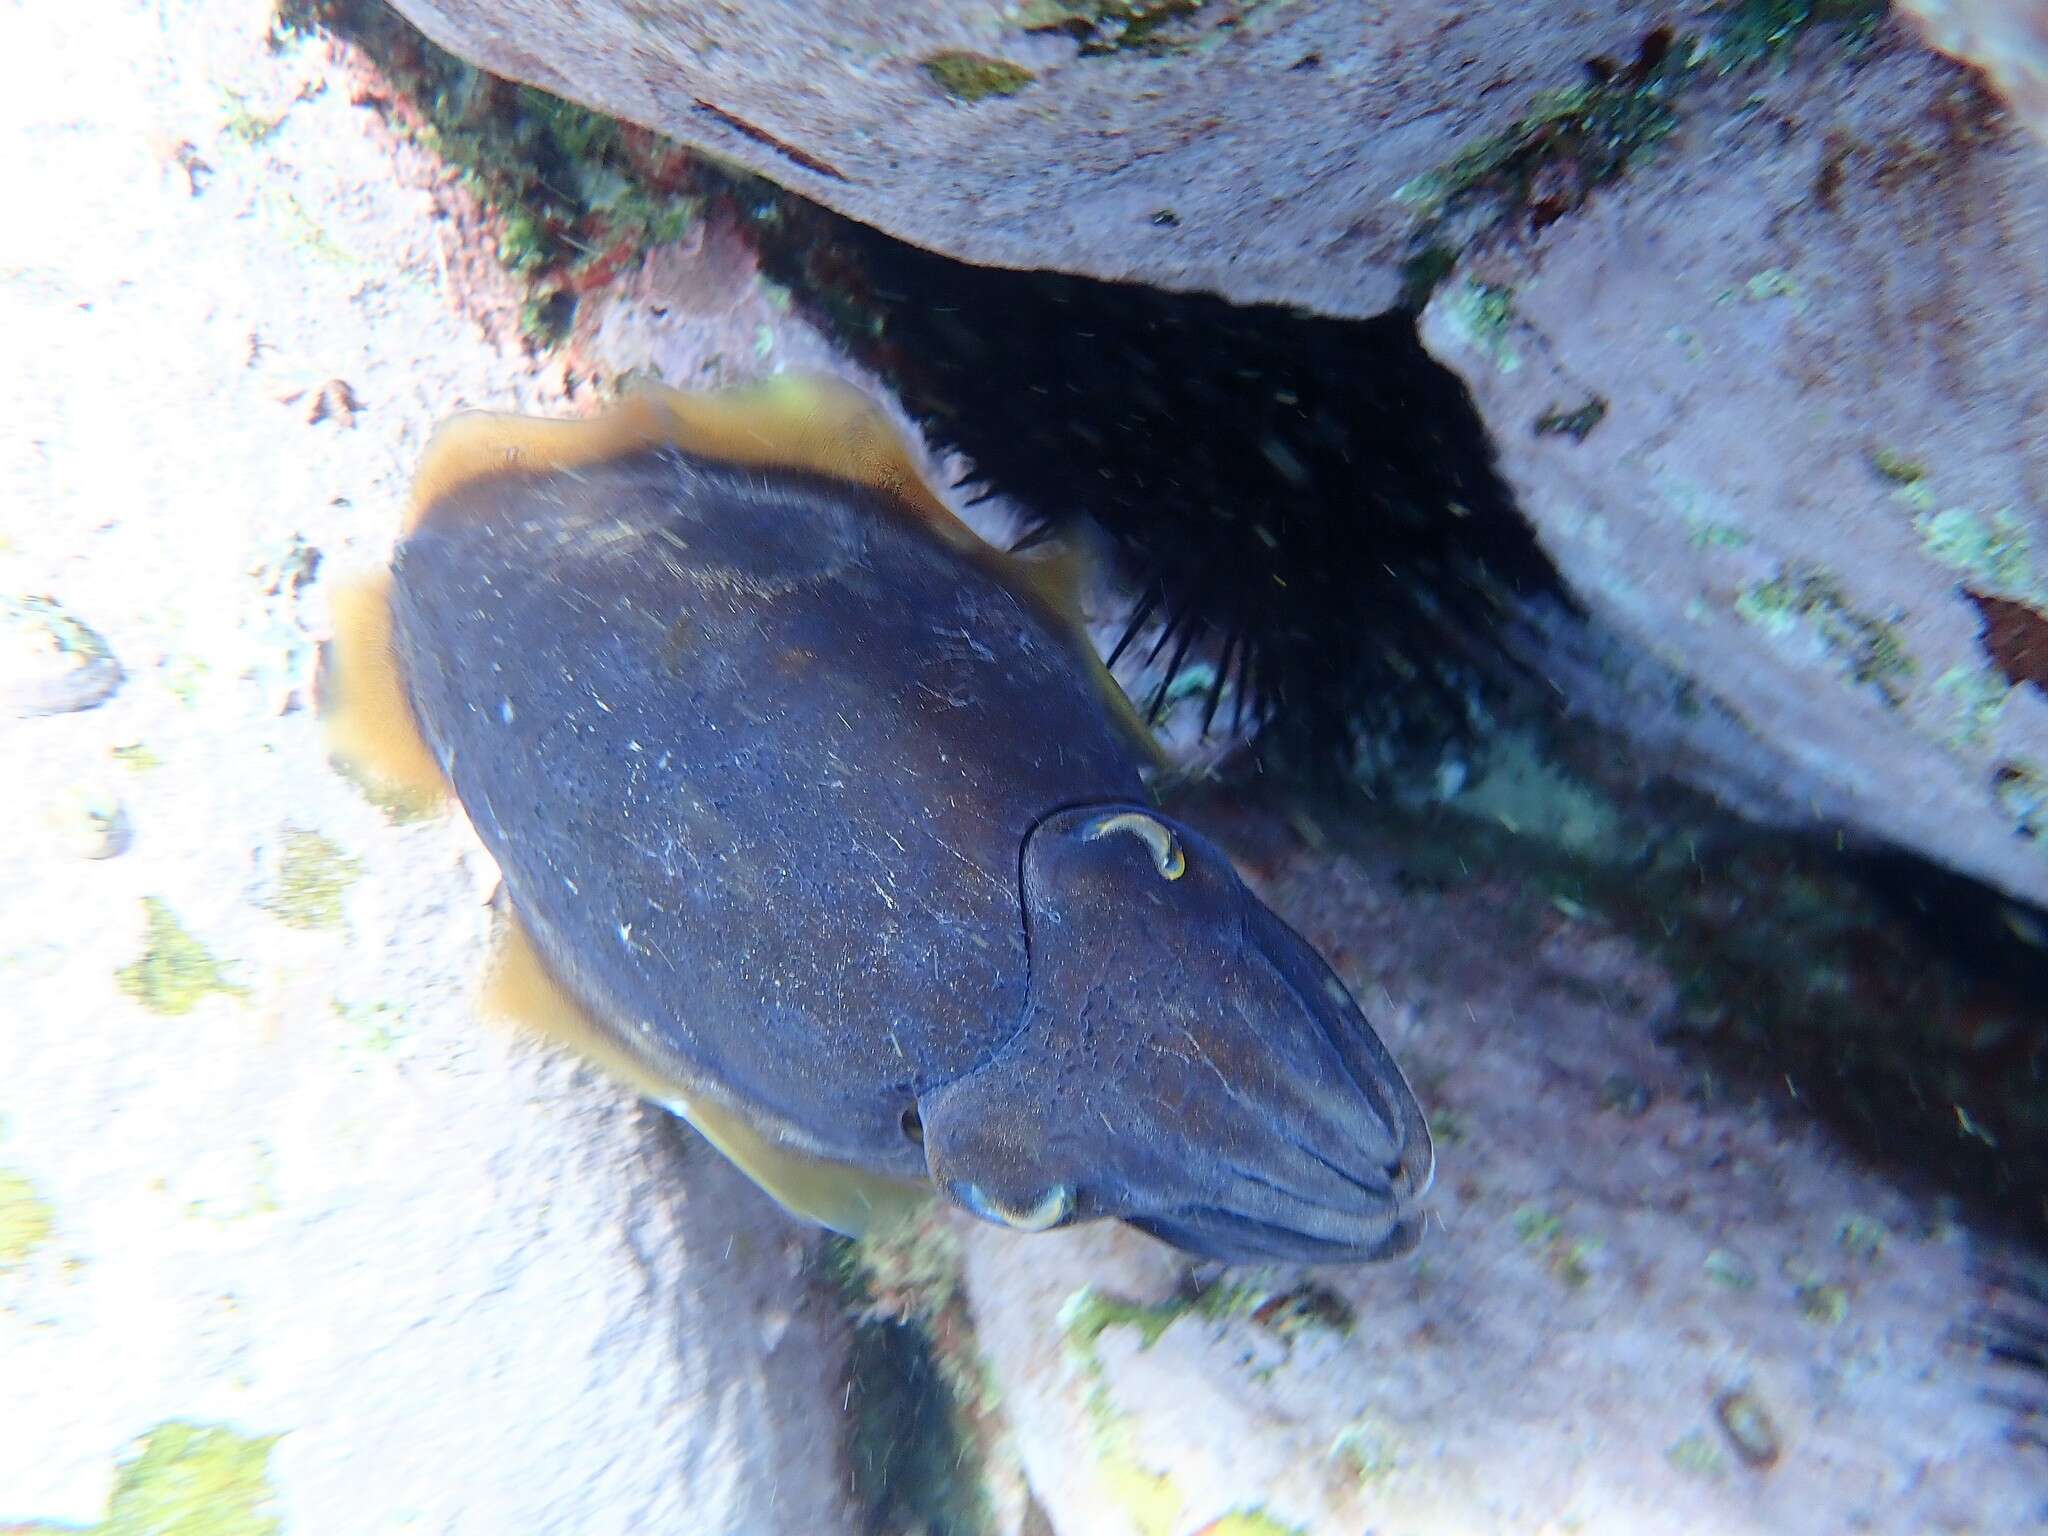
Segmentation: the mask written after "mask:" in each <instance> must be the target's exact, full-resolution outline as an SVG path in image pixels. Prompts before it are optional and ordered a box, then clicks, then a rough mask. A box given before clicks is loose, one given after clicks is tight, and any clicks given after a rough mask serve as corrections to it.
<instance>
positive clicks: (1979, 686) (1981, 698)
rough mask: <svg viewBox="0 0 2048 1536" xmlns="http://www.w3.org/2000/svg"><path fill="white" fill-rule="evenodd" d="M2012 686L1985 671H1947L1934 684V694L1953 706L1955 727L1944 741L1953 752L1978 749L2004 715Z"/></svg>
mask: <svg viewBox="0 0 2048 1536" xmlns="http://www.w3.org/2000/svg"><path fill="white" fill-rule="evenodd" d="M2012 688H2013V685H2012V684H2011V683H2008V682H2007V681H2006V680H2005V679H2004V678H2002V677H2000V676H1999V675H1998V674H1997V673H1996V672H1993V671H1992V670H1991V669H1990V668H1989V667H1950V668H1949V669H1948V670H1947V671H1946V672H1944V673H1942V674H1941V676H1939V677H1937V678H1936V679H1935V680H1934V691H1935V692H1936V693H1938V694H1941V695H1942V696H1943V697H1944V698H1947V699H1950V700H1952V701H1953V702H1954V704H1955V709H1956V723H1955V726H1954V727H1953V728H1952V729H1951V730H1950V731H1949V733H1948V735H1947V736H1946V737H1944V738H1943V739H1944V741H1945V742H1946V744H1947V745H1948V746H1949V747H1950V748H1951V749H1953V750H1958V751H1960V750H1962V749H1964V748H1968V747H1978V746H1982V745H1983V744H1984V743H1985V741H1987V740H1988V739H1989V738H1990V736H1991V732H1992V730H1993V729H1994V728H1995V727H1996V726H1997V724H1998V717H1999V716H2000V715H2002V714H2004V713H2005V703H2006V700H2007V699H2009V698H2010V697H2012Z"/></svg>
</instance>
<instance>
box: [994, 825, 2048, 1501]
mask: <svg viewBox="0 0 2048 1536" xmlns="http://www.w3.org/2000/svg"><path fill="white" fill-rule="evenodd" d="M1266 863H1267V866H1268V868H1269V870H1270V873H1271V875H1272V881H1271V884H1270V885H1269V886H1268V887H1267V892H1266V894H1267V895H1268V896H1269V899H1271V900H1272V901H1273V902H1274V903H1275V905H1276V907H1277V908H1278V909H1279V910H1281V911H1282V912H1283V913H1285V914H1286V915H1287V916H1288V917H1289V918H1290V920H1294V921H1297V922H1300V923H1301V924H1302V925H1303V927H1304V929H1305V931H1306V932H1308V933H1309V934H1310V936H1311V937H1312V938H1313V939H1315V940H1316V942H1317V943H1318V944H1319V945H1320V946H1321V947H1322V948H1323V949H1324V950H1325V952H1326V953H1330V954H1333V955H1338V956H1343V957H1348V958H1346V959H1344V960H1341V961H1340V969H1341V970H1343V971H1344V972H1345V974H1346V978H1347V980H1348V981H1349V982H1350V983H1351V984H1352V985H1353V986H1354V987H1356V988H1358V989H1359V990H1360V991H1361V995H1364V996H1368V997H1378V998H1383V999H1384V1004H1383V1006H1382V1007H1381V1008H1380V1009H1379V1011H1378V1012H1377V1013H1376V1019H1377V1021H1378V1022H1379V1024H1380V1026H1381V1028H1382V1031H1383V1033H1385V1034H1386V1035H1387V1038H1388V1042H1389V1044H1390V1046H1391V1047H1392V1048H1393V1049H1394V1050H1395V1051H1397V1052H1398V1053H1400V1055H1401V1057H1402V1060H1403V1061H1404V1062H1407V1063H1408V1064H1409V1067H1410V1071H1411V1073H1412V1075H1413V1077H1414V1079H1415V1081H1416V1084H1417V1088H1418V1091H1419V1094H1420V1096H1421V1098H1422V1099H1423V1100H1424V1102H1425V1103H1426V1104H1427V1105H1428V1106H1429V1108H1430V1112H1431V1114H1432V1117H1433V1119H1434V1120H1435V1123H1436V1128H1437V1132H1438V1137H1439V1144H1440V1155H1439V1160H1438V1180H1437V1190H1438V1194H1437V1196H1436V1197H1435V1198H1436V1209H1437V1213H1438V1217H1439V1220H1438V1221H1437V1222H1435V1223H1433V1224H1432V1230H1431V1231H1430V1233H1429V1235H1428V1236H1427V1237H1426V1238H1425V1240H1424V1242H1423V1245H1422V1247H1421V1249H1420V1251H1419V1252H1418V1253H1417V1255H1416V1256H1415V1257H1414V1259H1413V1260H1412V1261H1407V1262H1403V1263H1398V1264H1394V1265H1389V1266H1382V1267H1369V1268H1363V1269H1349V1270H1340V1269H1322V1270H1297V1269H1283V1270H1266V1271H1237V1270H1233V1271H1221V1272H1219V1271H1217V1270H1215V1269H1214V1268H1207V1269H1204V1268H1192V1269H1191V1268H1190V1267H1188V1265H1187V1264H1186V1262H1185V1261H1184V1260H1182V1259H1180V1258H1179V1257H1177V1256H1176V1255H1174V1254H1172V1253H1170V1252H1169V1251H1168V1250H1166V1249H1164V1248H1162V1247H1160V1246H1159V1245H1157V1244H1155V1243H1152V1242H1149V1241H1148V1240H1146V1239H1144V1238H1142V1237H1139V1236H1137V1235H1135V1234H1133V1233H1130V1232H1127V1231H1119V1230H1114V1229H1108V1228H1098V1229H1082V1230H1079V1231H1075V1232H1071V1233H1064V1234H1053V1235H1050V1236H1047V1237H1042V1238H1036V1239H1019V1238H1016V1237H1013V1236H1010V1235H1008V1234H1004V1233H999V1232H992V1231H988V1230H986V1229H969V1230H967V1232H966V1234H965V1235H966V1239H967V1241H966V1257H965V1289H966V1294H967V1298H968V1303H969V1306H970V1308H971V1310H972V1313H973V1316H974V1320H975V1327H976V1334H977V1337H978V1338H979V1339H980V1342H981V1347H982V1350H983V1353H984V1358H985V1360H986V1362H987V1366H988V1369H989V1371H990V1374H991V1377H992V1379H993V1382H994V1384H995V1388H996V1391H997V1393H998V1394H999V1397H1000V1401H1001V1402H1002V1404H1003V1407H1004V1410H1005V1412H1006V1413H1007V1415H1008V1417H1009V1420H1010V1422H1011V1424H1012V1426H1013V1427H1014V1429H1015V1431H1016V1439H1017V1444H1018V1446H1019V1448H1020V1450H1021V1452H1022V1455H1023V1459H1024V1464H1025V1471H1026V1475H1027V1476H1028V1478H1029V1480H1030V1483H1031V1487H1032V1490H1033V1492H1034V1494H1035V1496H1036V1497H1037V1499H1038V1500H1039V1502H1040V1503H1041V1504H1042V1505H1043V1507H1044V1508H1045V1510H1046V1512H1047V1514H1048V1515H1049V1516H1050V1517H1051V1523H1052V1526H1053V1528H1054V1529H1055V1530H1056V1531H1057V1532H1058V1533H1059V1536H1134V1533H1135V1536H1164V1533H1181V1532H1189V1531H1195V1530H1207V1529H1210V1528H1211V1524H1210V1523H1211V1522H1218V1523H1217V1524H1215V1526H1214V1529H1216V1530H1218V1531H1233V1530H1234V1531H1239V1532H1245V1533H1253V1532H1256V1533H1261V1536H1271V1533H1275V1532H1285V1533H1312V1536H1325V1533H1329V1536H1340V1533H1356V1532H1359V1531H1366V1530H1372V1531H1465V1530H1472V1531H1478V1530H1513V1531H1539V1530H1567V1529H1569V1530H1575V1531H1582V1532H1585V1533H1587V1536H1622V1533H1629V1536H1633V1533H1671V1536H1681V1533H1688V1532H1694V1531H1703V1530H1728V1531H1736V1530H1758V1531H1762V1530H1769V1531H1838V1530H1859V1531H1867V1532H1872V1533H1888V1532H1897V1533H1901V1536H1904V1533H1912V1532H1920V1531H1929V1530H1950V1529H1955V1530H1961V1529H1977V1530H2007V1529H2019V1528H2021V1527H2023V1526H2025V1525H2027V1524H2028V1523H2029V1522H2030V1521H2031V1520H2033V1519H2034V1518H2035V1517H2036V1516H2037V1515H2038V1510H2039V1494H2040V1485H2039V1478H2038V1471H2039V1469H2038V1466H2037V1465H2030V1464H2029V1463H2028V1462H2027V1460H2026V1458H2024V1457H2023V1456H2021V1455H2018V1454H2016V1453H2015V1450H2014V1447H2013V1445H2012V1444H2011V1442H2010V1441H2009V1439H2008V1434H2009V1433H2010V1432H2012V1431H2013V1430H2015V1429H2016V1428H2017V1420H2016V1418H2015V1415H2016V1414H2019V1413H2023V1412H2024V1408H2023V1406H2021V1407H2015V1406H2004V1407H2001V1406H2000V1405H1999V1404H1998V1403H1997V1402H1994V1401H1992V1400H1991V1399H1990V1397H1989V1396H1988V1395H1987V1388H1988V1387H1990V1386H1991V1385H1992V1381H1991V1379H1990V1376H1989V1373H1988V1372H1987V1371H1986V1368H1985V1366H1984V1365H1983V1363H1982V1362H1981V1360H1980V1359H1978V1358H1975V1357H1973V1356H1972V1354H1971V1353H1970V1352H1968V1351H1964V1350H1959V1349H1957V1348H1956V1345H1955V1334H1956V1332H1957V1330H1958V1329H1960V1328H1962V1327H1964V1326H1966V1325H1967V1324H1968V1322H1969V1319H1970V1306H1971V1299H1972V1298H1973V1297H1974V1296H1976V1295H1977V1294H1978V1293H1979V1291H1980V1289H1981V1287H1980V1284H1979V1282H1978V1280H1977V1279H1976V1278H1975V1277H1974V1275H1973V1273H1972V1271H1971V1268H1970V1263H1971V1249H1972V1248H1976V1250H1977V1257H1978V1258H1980V1259H1983V1258H1987V1257H1988V1252H1987V1250H1988V1249H1989V1248H1990V1246H1991V1245H1990V1244H1989V1243H1988V1242H1986V1243H1984V1245H1983V1246H1982V1247H1979V1246H1978V1244H1977V1243H1976V1242H1975V1241H1970V1242H1966V1241H1965V1240H1963V1238H1962V1237H1961V1234H1960V1233H1958V1232H1957V1230H1956V1229H1955V1228H1954V1227H1952V1226H1951V1225H1949V1224H1948V1222H1947V1221H1946V1220H1945V1219H1944V1218H1943V1217H1942V1215H1941V1212H1940V1209H1939V1207H1938V1206H1937V1205H1935V1204H1933V1203H1931V1202H1926V1201H1923V1200H1920V1199H1917V1198H1914V1197H1909V1196H1907V1195H1905V1194H1902V1193H1901V1192H1900V1191H1899V1190H1898V1189H1896V1188H1895V1187H1893V1186H1892V1185H1890V1184H1888V1183H1887V1182H1886V1181H1884V1180H1882V1179H1880V1178H1877V1177H1875V1176H1873V1175H1872V1174H1871V1173H1869V1172H1867V1171H1864V1170H1861V1169H1858V1168H1857V1167H1855V1166H1854V1165H1853V1163H1852V1162H1851V1161H1850V1160H1849V1159H1847V1158H1845V1157H1844V1155H1843V1154H1842V1153H1841V1152H1840V1150H1839V1149H1837V1148H1835V1147H1833V1146H1831V1145H1830V1144H1829V1142H1828V1141H1827V1140H1826V1139H1825V1138H1824V1137H1823V1136H1821V1135H1819V1134H1817V1133H1816V1132H1815V1131H1814V1130H1812V1129H1811V1128H1810V1127H1808V1126H1805V1125H1800V1124H1794V1123H1792V1121H1791V1119H1790V1117H1789V1116H1788V1117H1787V1120H1786V1122H1785V1123H1782V1124H1781V1123H1779V1122H1778V1120H1777V1117H1776V1116H1774V1115H1771V1114H1768V1113H1764V1112H1760V1111H1759V1110H1758V1109H1757V1108H1756V1107H1754V1106H1750V1105H1745V1104H1738V1103H1731V1102H1727V1101H1725V1100H1724V1099H1722V1098H1720V1097H1719V1096H1718V1095H1717V1094H1715V1093H1714V1091H1713V1090H1712V1088H1711V1085H1709V1084H1707V1083H1705V1082H1703V1081H1702V1080H1701V1079H1700V1078H1699V1077H1698V1076H1697V1075H1696V1069H1693V1068H1690V1067H1688V1065H1687V1063H1686V1061H1685V1060H1684V1058H1682V1057H1681V1056H1679V1055H1678V1054H1677V1053H1676V1052H1675V1051H1673V1050H1671V1049H1669V1048H1667V1047H1664V1046H1660V1045H1658V1044H1655V1043H1653V1041H1652V1038H1651V1026H1652V1025H1653V1024H1654V1022H1655V1021H1656V1020H1658V1019H1659V1018H1660V1017H1661V1016H1663V1015H1664V1014H1666V1012H1667V1011H1668V1010H1669V1008H1670V1007H1671V997H1672V994H1671V991H1670V983H1669V981H1668V980H1667V979H1666V978H1665V977H1664V976H1663V975H1662V974H1661V973H1660V972H1659V971H1658V969H1657V968H1656V967H1655V966H1654V965H1653V964H1651V963H1649V962H1647V961H1646V960H1645V959H1644V958H1643V957H1642V956H1641V955H1640V954H1639V953H1637V952H1636V951H1635V950H1634V949H1633V947H1632V946H1631V945H1630V944H1629V943H1628V942H1626V941H1625V940H1623V939H1621V938H1620V937H1619V936H1618V935H1616V934H1614V933H1612V932H1609V931H1604V930H1603V929H1602V928H1601V927H1600V926H1599V925H1598V924H1597V923H1589V922H1586V921H1583V920H1577V919H1574V920H1571V921H1566V922H1553V923H1551V924H1550V925H1549V932H1548V935H1547V937H1544V938H1542V939H1541V940H1540V941H1539V942H1533V943H1532V942H1531V939H1530V936H1529V935H1528V933H1527V931H1526V928H1525V927H1524V924H1525V922H1526V918H1524V917H1521V916H1518V915H1517V912H1516V906H1515V903H1514V902H1513V900H1512V899H1507V900H1504V899H1502V898H1503V895H1504V890H1503V889H1502V888H1496V889H1495V890H1492V891H1489V890H1488V889H1487V888H1486V887H1485V886H1483V885H1482V886H1467V887H1465V888H1464V889H1463V890H1461V891H1458V892H1455V893H1453V894H1450V895H1447V896H1445V897H1442V898H1440V899H1438V898H1429V897H1425V896H1423V895H1421V894H1420V893H1417V892H1415V891H1414V890H1412V889H1404V888H1403V886H1402V885H1401V884H1400V883H1399V881H1398V871H1397V870H1396V869H1395V868H1394V867H1393V866H1390V865H1386V864H1377V865H1373V866H1366V867H1356V866H1347V865H1346V864H1344V863H1343V862H1342V861H1333V860H1331V859H1330V858H1328V857H1326V856H1322V855H1312V854H1305V853H1296V854H1294V855H1292V856H1291V857H1288V858H1286V859H1283V860H1280V861H1278V862H1273V861H1271V860H1268V861H1266ZM1511 935H1513V936H1511ZM1367 978H1371V979H1370V980H1369V981H1368V980H1367ZM1618 1069H1620V1070H1625V1071H1626V1073H1627V1074H1628V1078H1629V1080H1630V1082H1631V1084H1632V1085H1633V1089H1632V1098H1633V1094H1634V1093H1637V1092H1639V1093H1640V1094H1642V1095H1643V1096H1644V1100H1645V1101H1644V1102H1643V1103H1642V1105H1641V1107H1640V1108H1637V1107H1636V1106H1635V1104H1634V1103H1633V1102H1631V1103H1630V1104H1627V1105H1616V1104H1614V1103H1613V1102H1612V1093H1611V1090H1610V1087H1609V1084H1610V1082H1611V1080H1612V1077H1613V1074H1614V1073H1615V1072H1616V1071H1617V1070H1618ZM1233 1520H1235V1521H1236V1522H1237V1523H1235V1524H1233V1523H1231V1522H1232V1521H1233Z"/></svg>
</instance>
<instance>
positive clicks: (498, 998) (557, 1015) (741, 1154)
mask: <svg viewBox="0 0 2048 1536" xmlns="http://www.w3.org/2000/svg"><path fill="white" fill-rule="evenodd" d="M483 1007H484V1010H485V1011H486V1012H487V1013H490V1014H492V1015H494V1016H496V1017H498V1018H501V1019H504V1020H507V1021H508V1022H510V1023H513V1024H516V1025H519V1026H522V1027H524V1028H526V1029H528V1030H530V1031H532V1032H533V1033H534V1034H537V1035H539V1036H540V1037H541V1038H543V1039H545V1040H548V1041H550V1042H552V1043H554V1044H556V1045H560V1046H564V1047H566V1048H568V1049H569V1050H571V1051H573V1052H574V1053H576V1054H577V1055H579V1056H582V1057H583V1058H584V1059H585V1060H587V1061H589V1062H591V1063H592V1064H593V1065H595V1066H597V1067H598V1068H600V1069H601V1070H602V1071H604V1072H605V1073H607V1074H608V1075H610V1076H611V1077H612V1078H614V1079H616V1080H617V1081H618V1082H620V1083H622V1084H624V1085H625V1086H626V1087H628V1088H631V1089H633V1090H634V1091H635V1092H637V1093H639V1094H640V1095H641V1096H642V1097H644V1098H647V1099H651V1100H652V1101H654V1102H655V1103H657V1104H660V1105H661V1106H662V1107H663V1108H665V1109H668V1110H670V1111H671V1112H673V1113H675V1114H678V1115H680V1116H682V1117H683V1119H685V1120H687V1121H689V1123H690V1124H691V1125H692V1126H694V1127H695V1128H696V1129H697V1131H698V1132H699V1133H700V1134H701V1135H702V1136H703V1137H704V1139H705V1140H706V1141H708V1142H710V1143H711V1145H712V1146H714V1147H716V1148H717V1149H718V1150H719V1151H720V1152H721V1153H723V1154H724V1155H725V1157H726V1159H727V1161H729V1162H731V1163H732V1164H733V1166H734V1167H736V1168H738V1169H739V1170H740V1171H741V1172H742V1173H744V1174H745V1175H746V1176H747V1177H748V1178H750V1179H752V1180H753V1181H754V1183H756V1184H757V1185H759V1186H760V1187H761V1189H762V1190H764V1191H765V1192H766V1193H767V1194H768V1195H769V1196H770V1197H771V1198H773V1199H774V1200H775V1202H776V1203H777V1204H779V1205H780V1206H782V1208H783V1209H784V1210H787V1211H789V1212H790V1213H791V1214H792V1215H795V1216H799V1217H801V1218H803V1219H804V1220H806V1221H811V1222H815V1223H817V1224H818V1225H820V1226H825V1227H830V1228H832V1230H833V1231H835V1232H843V1233H846V1234H847V1235H848V1236H850V1237H859V1236H862V1235H863V1234H866V1233H869V1232H875V1231H881V1230H887V1229H888V1228H890V1227H892V1226H893V1225H895V1224H896V1223H898V1222H902V1221H907V1220H909V1219H910V1218H911V1217H912V1216H914V1215H915V1214H916V1213H917V1212H918V1211H920V1210H921V1209H923V1207H924V1206H925V1205H926V1204H928V1203H929V1202H930V1199H931V1196H932V1190H931V1187H930V1186H929V1185H928V1184H923V1183H916V1184H913V1183H908V1182H905V1181H902V1180H898V1179H889V1178H883V1177H881V1176H880V1175H877V1174H871V1173H865V1172H862V1171H861V1170H859V1169H855V1168H848V1167H846V1166H845V1165H844V1164H840V1163H833V1162H828V1161H826V1160H825V1159H823V1158H819V1157H812V1156H810V1155H808V1154H806V1153H803V1152H800V1151H797V1150H796V1149H794V1148H792V1147H789V1146H787V1145H785V1144H783V1143H781V1142H779V1141H776V1140H775V1139H774V1138H773V1137H771V1136H769V1135H767V1134H765V1133H763V1132H762V1131H760V1130H758V1129H756V1128H755V1127H753V1126H751V1125H749V1124H747V1123H746V1121H745V1120H744V1119H743V1118H741V1117H740V1116H739V1115H738V1114H737V1113H735V1112H734V1111H732V1110H730V1109H727V1108H726V1107H724V1106H723V1105H720V1104H716V1103H714V1102H712V1101H711V1100H709V1099H708V1098H706V1097H705V1096H704V1095H702V1094H696V1093H691V1092H688V1091H687V1090H686V1086H685V1085H684V1084H681V1083H679V1082H676V1081H675V1080H674V1079H672V1078H667V1077H664V1076H663V1075H662V1074H661V1073H659V1072H658V1071H656V1070H655V1069H654V1068H652V1067H650V1066H649V1065H648V1064H647V1063H646V1062H644V1061H642V1060H640V1059H639V1058H638V1057H637V1056H635V1055H634V1054H632V1053H631V1052H630V1051H628V1050H627V1049H626V1048H625V1047H624V1046H622V1045H620V1044H619V1043H618V1042H617V1041H616V1040H614V1039H613V1038H612V1037H611V1036H610V1035H608V1034H606V1033H605V1032H604V1031H603V1030H602V1029H600V1028H599V1027H598V1026H597V1024H596V1022H595V1021H594V1020H592V1019H591V1017H590V1015H589V1013H588V1012H587V1011H585V1009H584V1008H583V1006H582V1005H581V1004H579V1003H578V1002H577V1001H576V1000H575V999H574V998H573V997H571V996H570V995H569V994H568V992H567V991H565V990H564V989H563V987H562V986H561V984H560V983H559V982H557V981H556V980H555V978H554V976H553V975H552V973H550V972H549V970H548V968H547V965H546V962H544V961H543V960H542V959H541V957H540V953H539V951H538V950H536V949H535V948H534V945H533V940H532V938H531V937H530V936H529V935H528V934H527V932H526V926H525V924H524V923H522V922H520V920H519V918H518V916H517V914H514V913H509V912H508V913H507V921H506V923H505V930H504V933H503V936H502V938H501V940H500V943H499V947H498V951H497V953H496V955H495V956H494V957H493V958H492V963H491V972H490V977H489V979H488V980H487V981H486V982H485V984H484V995H483Z"/></svg>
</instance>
